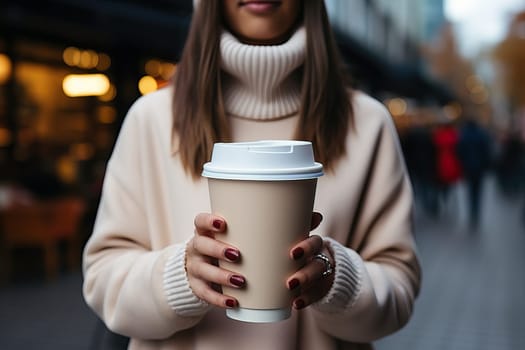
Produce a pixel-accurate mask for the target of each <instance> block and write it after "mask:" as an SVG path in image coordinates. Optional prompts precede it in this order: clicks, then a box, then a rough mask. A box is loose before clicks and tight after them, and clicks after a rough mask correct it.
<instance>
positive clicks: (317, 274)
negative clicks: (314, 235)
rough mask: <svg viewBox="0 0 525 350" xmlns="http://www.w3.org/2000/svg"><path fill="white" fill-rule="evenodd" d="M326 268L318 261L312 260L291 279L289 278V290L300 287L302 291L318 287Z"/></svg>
mask: <svg viewBox="0 0 525 350" xmlns="http://www.w3.org/2000/svg"><path fill="white" fill-rule="evenodd" d="M325 269H326V266H325V264H324V263H323V262H322V261H319V260H318V259H312V260H310V261H309V262H308V263H307V264H306V265H305V266H303V267H302V268H301V269H299V270H297V271H296V272H295V273H294V274H293V275H292V276H290V278H288V281H287V284H288V289H290V290H293V289H297V288H298V287H300V290H301V291H305V290H308V289H310V288H311V287H312V286H313V287H315V286H317V285H318V283H319V281H320V280H321V279H322V278H323V272H324V271H325Z"/></svg>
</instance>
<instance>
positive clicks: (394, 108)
mask: <svg viewBox="0 0 525 350" xmlns="http://www.w3.org/2000/svg"><path fill="white" fill-rule="evenodd" d="M387 107H388V110H389V111H390V114H392V116H393V117H399V116H402V115H404V114H405V113H406V112H407V103H406V101H405V100H403V99H402V98H393V99H391V100H389V101H388V102H387Z"/></svg>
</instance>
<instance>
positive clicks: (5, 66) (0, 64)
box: [0, 53, 13, 84]
mask: <svg viewBox="0 0 525 350" xmlns="http://www.w3.org/2000/svg"><path fill="white" fill-rule="evenodd" d="M12 70H13V65H12V63H11V60H10V59H9V57H8V56H7V55H6V54H3V53H0V84H3V83H5V82H6V81H8V80H9V78H10V77H11V71H12Z"/></svg>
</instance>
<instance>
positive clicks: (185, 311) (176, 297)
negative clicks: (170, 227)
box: [163, 245, 210, 316]
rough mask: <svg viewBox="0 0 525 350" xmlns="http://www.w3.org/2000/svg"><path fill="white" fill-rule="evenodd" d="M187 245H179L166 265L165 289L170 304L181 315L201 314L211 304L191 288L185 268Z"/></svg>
mask: <svg viewBox="0 0 525 350" xmlns="http://www.w3.org/2000/svg"><path fill="white" fill-rule="evenodd" d="M185 259H186V247H185V245H181V246H178V247H177V249H176V250H175V251H174V253H173V255H172V256H171V257H170V258H168V260H167V261H166V265H165V266H164V279H163V281H164V291H165V293H166V298H167V299H168V304H169V305H170V306H171V308H172V309H173V310H174V311H175V312H176V313H177V314H179V315H181V316H201V315H203V314H205V313H206V312H207V311H208V310H209V309H210V305H209V304H208V303H207V302H205V301H203V300H201V299H199V298H198V297H197V296H196V295H195V294H193V291H192V290H191V287H190V284H189V282H188V277H187V274H186V270H185V267H184V265H185Z"/></svg>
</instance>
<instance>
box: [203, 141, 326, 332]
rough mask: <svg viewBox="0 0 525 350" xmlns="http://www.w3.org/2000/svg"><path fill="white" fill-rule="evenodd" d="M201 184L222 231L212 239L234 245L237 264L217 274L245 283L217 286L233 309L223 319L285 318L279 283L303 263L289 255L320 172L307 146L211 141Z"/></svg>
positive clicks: (286, 296)
mask: <svg viewBox="0 0 525 350" xmlns="http://www.w3.org/2000/svg"><path fill="white" fill-rule="evenodd" d="M202 175H203V176H204V177H207V178H208V185H209V193H210V202H211V208H212V211H213V213H215V214H217V215H220V216H222V217H224V218H225V220H226V223H227V230H226V232H225V233H224V234H219V235H217V236H216V239H218V240H221V241H223V242H226V243H228V244H231V245H233V246H234V247H237V248H238V249H239V250H240V252H241V255H242V258H241V261H240V262H237V263H229V262H225V261H221V262H220V263H219V264H220V266H221V267H222V268H225V269H227V270H230V271H232V272H236V273H240V274H242V275H243V276H244V277H245V278H246V286H245V287H244V288H242V289H236V288H231V287H223V293H224V294H227V295H230V296H233V297H235V298H236V299H237V300H238V301H239V307H238V308H234V309H227V311H226V314H227V316H228V317H230V318H233V319H237V320H241V321H246V322H275V321H280V320H283V319H286V318H288V317H289V316H290V313H291V302H292V298H293V295H292V292H290V291H289V290H288V288H287V286H286V280H287V279H288V277H290V276H291V275H292V274H293V273H294V272H295V271H297V269H299V268H300V267H301V266H302V264H303V262H301V261H300V262H296V261H293V260H292V259H291V258H290V249H291V248H292V247H293V246H294V245H295V244H297V243H298V242H300V241H301V240H303V239H305V238H306V237H307V236H308V234H309V231H310V222H311V218H312V211H313V206H314V199H315V190H316V185H317V178H318V177H320V176H322V175H323V166H322V165H321V164H320V163H316V162H315V161H314V156H313V150H312V145H311V143H310V142H306V141H256V142H240V143H217V144H215V145H214V148H213V153H212V158H211V161H210V162H209V163H206V164H205V165H204V171H203V173H202Z"/></svg>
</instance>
